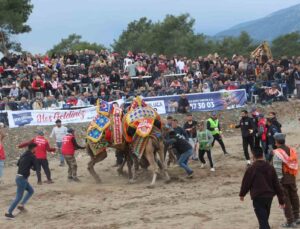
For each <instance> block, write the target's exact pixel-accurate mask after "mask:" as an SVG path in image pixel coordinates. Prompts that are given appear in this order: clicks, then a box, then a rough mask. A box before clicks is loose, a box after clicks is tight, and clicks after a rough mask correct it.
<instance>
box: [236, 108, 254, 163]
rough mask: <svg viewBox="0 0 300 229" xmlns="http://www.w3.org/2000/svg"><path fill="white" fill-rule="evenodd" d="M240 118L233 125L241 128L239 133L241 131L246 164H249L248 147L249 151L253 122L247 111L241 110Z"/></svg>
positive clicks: (251, 145) (251, 147) (251, 142)
mask: <svg viewBox="0 0 300 229" xmlns="http://www.w3.org/2000/svg"><path fill="white" fill-rule="evenodd" d="M241 116H242V118H241V120H240V123H239V124H238V125H236V126H235V128H241V133H242V139H243V149H244V155H245V159H246V161H247V165H250V164H251V161H250V156H249V151H248V147H249V146H250V149H251V151H252V150H253V148H254V147H253V146H254V145H253V143H254V142H253V141H254V140H253V129H254V127H253V123H252V119H251V118H250V117H248V111H246V110H243V111H242V112H241Z"/></svg>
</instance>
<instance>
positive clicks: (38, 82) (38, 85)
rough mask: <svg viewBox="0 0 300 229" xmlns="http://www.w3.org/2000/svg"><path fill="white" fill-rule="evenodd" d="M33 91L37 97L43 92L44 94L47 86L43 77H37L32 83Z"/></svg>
mask: <svg viewBox="0 0 300 229" xmlns="http://www.w3.org/2000/svg"><path fill="white" fill-rule="evenodd" d="M32 90H33V92H34V95H35V96H37V94H36V93H37V92H41V93H42V94H44V91H45V84H44V82H43V81H42V79H41V77H39V76H36V78H35V80H34V81H33V82H32Z"/></svg>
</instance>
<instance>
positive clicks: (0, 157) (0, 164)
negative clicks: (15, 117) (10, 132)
mask: <svg viewBox="0 0 300 229" xmlns="http://www.w3.org/2000/svg"><path fill="white" fill-rule="evenodd" d="M0 128H1V130H0V184H1V183H2V181H1V178H2V176H3V170H4V161H5V151H4V147H3V139H4V138H5V137H6V134H5V133H4V132H3V131H2V129H3V128H4V124H3V123H2V122H1V123H0Z"/></svg>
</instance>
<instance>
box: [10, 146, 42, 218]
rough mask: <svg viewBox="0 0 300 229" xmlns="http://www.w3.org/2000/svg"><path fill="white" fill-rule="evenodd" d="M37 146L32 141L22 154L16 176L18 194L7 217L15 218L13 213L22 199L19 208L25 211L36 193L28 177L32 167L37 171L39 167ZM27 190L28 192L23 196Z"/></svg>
mask: <svg viewBox="0 0 300 229" xmlns="http://www.w3.org/2000/svg"><path fill="white" fill-rule="evenodd" d="M36 146H37V145H36V144H35V143H30V144H29V145H28V149H27V151H26V152H25V153H23V154H22V155H21V157H20V159H19V161H18V164H17V165H18V173H17V177H16V184H17V194H16V198H15V200H14V201H13V202H12V204H11V205H10V207H9V209H8V212H7V213H6V214H5V216H6V217H7V218H10V219H12V218H14V216H13V214H12V213H13V211H14V209H15V208H16V207H17V205H18V204H19V202H20V201H21V200H22V199H23V200H22V202H21V205H19V206H18V209H19V210H20V211H24V210H25V208H24V205H25V204H26V203H27V201H28V200H29V199H30V197H31V196H32V195H33V193H34V190H33V188H32V187H31V185H30V184H29V182H28V177H29V176H30V169H32V170H34V171H36V170H37V169H38V168H39V166H38V164H37V160H36V158H35V156H34V152H35V148H36ZM25 190H26V191H27V194H26V195H25V197H24V198H23V194H24V191H25Z"/></svg>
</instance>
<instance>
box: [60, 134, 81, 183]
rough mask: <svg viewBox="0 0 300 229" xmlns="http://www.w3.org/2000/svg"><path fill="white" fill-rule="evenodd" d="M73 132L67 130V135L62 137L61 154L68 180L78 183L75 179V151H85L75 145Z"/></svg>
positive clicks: (76, 178)
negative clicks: (65, 164) (66, 169)
mask: <svg viewBox="0 0 300 229" xmlns="http://www.w3.org/2000/svg"><path fill="white" fill-rule="evenodd" d="M74 132H75V131H74V130H73V129H72V128H69V129H68V131H67V135H65V136H64V137H63V140H62V147H61V152H62V154H63V155H64V157H65V160H66V162H67V165H68V167H69V169H68V180H69V181H76V182H78V181H79V179H78V177H77V163H76V158H75V150H77V149H85V147H82V146H80V145H78V144H77V141H76V139H75V135H74Z"/></svg>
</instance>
